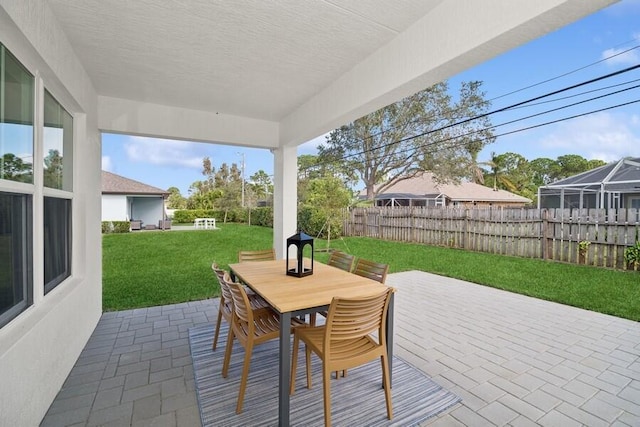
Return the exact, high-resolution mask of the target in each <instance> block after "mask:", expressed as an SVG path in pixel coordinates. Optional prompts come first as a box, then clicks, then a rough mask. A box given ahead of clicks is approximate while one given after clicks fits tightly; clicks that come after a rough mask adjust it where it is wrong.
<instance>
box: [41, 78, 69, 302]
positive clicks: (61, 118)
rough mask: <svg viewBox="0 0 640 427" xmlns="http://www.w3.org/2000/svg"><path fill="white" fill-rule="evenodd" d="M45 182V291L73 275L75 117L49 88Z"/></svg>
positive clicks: (45, 140)
mask: <svg viewBox="0 0 640 427" xmlns="http://www.w3.org/2000/svg"><path fill="white" fill-rule="evenodd" d="M42 142H43V143H42V146H43V159H44V162H43V163H44V165H43V182H44V187H45V188H44V195H45V197H44V236H43V237H44V291H45V293H47V292H49V291H50V290H51V289H53V288H55V287H56V286H58V284H60V283H61V282H62V281H63V280H64V279H66V278H67V277H69V276H70V275H71V197H72V192H71V191H72V189H73V181H72V161H73V118H72V117H71V114H69V113H68V112H67V111H66V110H65V109H64V108H63V107H62V105H60V103H59V102H58V101H56V99H55V98H54V97H53V96H52V95H51V94H50V93H49V92H48V91H46V90H45V93H44V129H43V133H42Z"/></svg>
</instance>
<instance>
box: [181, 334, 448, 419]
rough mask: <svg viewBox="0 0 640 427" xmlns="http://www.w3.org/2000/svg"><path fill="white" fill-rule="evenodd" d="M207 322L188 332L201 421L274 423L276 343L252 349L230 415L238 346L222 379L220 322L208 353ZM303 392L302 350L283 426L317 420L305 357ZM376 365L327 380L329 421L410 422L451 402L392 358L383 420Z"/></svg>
mask: <svg viewBox="0 0 640 427" xmlns="http://www.w3.org/2000/svg"><path fill="white" fill-rule="evenodd" d="M213 331H214V326H212V325H207V326H199V327H195V328H191V329H189V345H190V347H191V357H192V359H193V368H194V372H195V381H196V389H197V393H198V404H199V407H200V417H201V419H202V425H203V426H204V427H208V426H215V427H218V426H242V427H245V426H275V425H278V341H277V340H273V341H271V342H268V343H266V344H261V345H259V346H257V347H256V348H255V349H254V352H253V357H252V359H251V368H250V370H249V379H248V381H247V391H246V395H245V399H244V408H243V412H242V414H240V415H237V414H236V413H235V408H236V402H237V398H238V390H239V387H240V376H241V374H242V363H243V358H244V349H243V348H242V347H241V346H240V345H239V344H237V342H236V343H235V345H234V348H233V353H232V355H231V365H230V368H229V375H228V377H227V378H226V379H225V378H222V374H221V372H222V361H223V358H224V349H225V345H226V339H227V325H226V323H225V324H223V325H222V330H221V331H220V338H219V342H218V348H217V349H216V351H215V352H214V351H212V350H211V342H212V339H213ZM311 361H312V365H313V367H312V371H311V372H312V379H313V387H312V389H311V390H309V389H307V387H306V378H305V374H304V366H305V362H304V350H303V347H302V346H301V348H300V352H299V361H298V376H297V378H296V392H295V394H294V395H293V396H291V406H290V408H291V418H290V419H291V425H293V426H321V425H324V409H323V408H324V407H323V400H322V372H321V371H322V366H321V363H320V360H319V359H318V358H316V357H312V359H311ZM381 381H382V372H381V369H380V362H379V361H375V362H371V363H369V364H367V365H363V366H361V367H358V368H353V369H350V370H349V372H348V374H347V377H346V378H340V379H339V380H332V381H331V405H332V406H331V412H332V423H333V425H335V426H355V425H361V426H365V425H366V426H411V425H416V424H418V423H420V422H422V421H424V420H425V419H427V418H429V417H432V416H434V415H436V414H439V413H440V412H442V411H444V410H446V409H448V408H450V407H451V406H452V405H454V404H456V403H458V402H459V401H460V398H459V397H458V396H456V395H455V394H453V393H450V392H448V391H446V390H444V389H442V387H440V386H439V385H438V384H436V383H434V382H433V381H432V380H431V379H429V378H428V377H427V376H426V375H425V374H424V373H422V372H421V371H419V370H418V369H416V368H414V367H413V366H411V365H409V364H408V363H406V362H405V361H403V360H402V359H400V358H398V357H394V361H393V389H392V399H393V420H392V421H389V420H388V419H387V411H386V409H385V408H386V407H385V399H384V391H383V390H382V387H381Z"/></svg>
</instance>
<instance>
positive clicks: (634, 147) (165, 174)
mask: <svg viewBox="0 0 640 427" xmlns="http://www.w3.org/2000/svg"><path fill="white" fill-rule="evenodd" d="M639 45H640V0H623V1H622V2H620V3H617V4H615V5H613V6H611V7H609V8H607V9H604V10H602V11H600V12H598V13H596V14H593V15H591V16H588V17H586V18H584V19H582V20H581V21H578V22H576V23H574V24H571V25H569V26H567V27H564V28H562V29H560V30H557V31H555V32H554V33H551V34H548V35H546V36H544V37H541V38H539V39H537V40H534V41H532V42H530V43H528V44H526V45H523V46H521V47H518V48H516V49H514V50H512V51H510V52H507V53H505V54H503V55H501V56H499V57H497V58H494V59H492V60H490V61H488V62H486V63H483V64H481V65H478V66H476V67H474V68H472V69H469V70H467V71H465V72H464V73H461V74H459V75H457V76H454V77H452V78H451V79H449V84H450V87H451V88H452V89H455V88H457V87H458V86H459V84H460V82H461V81H469V80H480V81H482V82H483V88H484V91H485V92H486V96H485V97H486V99H489V100H491V101H492V108H491V109H492V110H496V109H500V108H504V107H506V106H509V105H513V104H515V103H518V102H522V101H524V100H528V99H531V98H534V97H538V96H541V95H544V94H547V93H549V92H552V91H555V90H559V89H563V88H566V87H568V86H571V85H574V84H577V83H580V82H584V81H588V80H591V79H594V78H597V77H600V76H604V75H606V74H609V73H613V72H615V71H619V70H622V69H625V68H627V67H630V66H633V65H638V64H640V48H635V49H634V47H637V46H639ZM628 49H631V50H630V51H629V52H627V53H625V54H620V55H617V56H614V55H616V54H618V53H620V52H623V51H625V50H628ZM610 57H612V58H611V59H607V60H605V59H606V58H610ZM565 74H566V75H565ZM563 75H564V77H561V78H559V77H558V76H563ZM635 79H640V69H636V70H633V71H630V72H627V73H624V74H621V75H619V76H617V77H614V78H608V79H606V80H602V81H600V82H597V83H594V84H591V85H588V86H584V87H581V88H579V89H576V90H574V91H571V92H565V93H562V94H559V95H556V96H554V97H553V99H555V102H545V103H542V104H539V105H536V106H531V107H526V108H524V107H523V108H519V109H516V110H514V111H511V112H505V113H499V114H496V115H492V117H491V120H492V123H493V124H494V125H498V124H502V123H505V122H507V121H512V120H516V119H520V118H522V117H524V116H527V115H532V114H536V113H541V112H544V111H546V110H549V109H553V108H558V107H560V106H564V105H567V104H569V103H574V102H577V101H579V100H584V99H586V98H589V97H594V96H599V95H602V94H605V93H610V92H613V91H614V90H620V89H621V88H628V87H630V86H631V85H636V84H639V83H640V81H639V82H635V83H629V82H630V81H632V80H635ZM545 81H548V82H546V83H544V84H539V83H540V82H545ZM623 83H626V85H625V86H622V84H623ZM613 85H621V86H616V87H612V88H609V89H604V88H605V87H607V86H613ZM530 86H532V87H530ZM527 87H530V88H529V89H526V90H523V88H527ZM597 88H601V89H603V90H601V91H598V92H593V93H589V94H583V95H581V96H577V95H576V94H577V93H584V92H586V91H592V90H595V89H597ZM512 92H514V93H512ZM509 93H512V94H511V95H506V94H509ZM570 95H571V96H573V95H576V96H575V97H572V98H567V97H568V96H570ZM561 97H562V98H563V99H558V98H561ZM551 99H552V98H544V99H543V100H544V101H551ZM637 100H640V88H635V89H632V90H627V91H626V92H624V93H620V94H616V95H613V96H609V97H606V98H603V99H601V100H598V101H590V102H585V103H583V104H582V105H579V106H576V107H572V108H566V109H563V110H561V111H557V112H555V113H553V114H546V115H540V116H538V117H536V118H532V119H529V120H526V121H520V122H517V123H513V124H510V125H504V126H500V127H498V128H496V129H495V133H496V134H498V135H499V134H501V133H507V132H511V131H516V130H519V129H523V128H526V127H530V126H535V125H537V124H541V123H543V122H547V121H551V120H558V119H561V118H565V117H569V116H574V115H576V116H577V115H584V116H582V117H578V118H575V119H571V120H565V121H561V122H558V123H555V124H551V125H547V126H542V127H538V128H534V129H530V130H526V131H519V132H515V133H512V134H510V135H503V136H499V137H498V138H497V140H496V142H495V143H493V144H490V145H488V146H487V147H486V148H485V149H484V150H483V151H482V152H481V153H480V155H479V160H480V161H485V160H488V159H489V157H490V155H491V152H496V153H498V154H501V153H505V152H514V153H518V154H521V155H522V156H524V157H525V158H527V159H529V160H532V159H535V158H537V157H549V158H551V159H555V158H557V157H558V156H562V155H565V154H579V155H581V156H583V157H585V158H587V159H601V160H605V161H614V160H618V159H620V158H622V157H625V156H633V157H640V103H635V104H631V105H629V106H626V107H618V108H614V109H610V110H607V111H602V112H596V113H590V112H592V111H594V110H598V109H601V108H607V107H612V106H615V105H617V104H622V103H625V102H633V101H637ZM539 102H540V101H538V103H539ZM587 113H590V114H588V115H585V114H587ZM323 141H324V137H319V138H316V139H314V140H312V141H309V142H307V143H305V144H303V145H301V146H300V147H299V149H298V154H315V147H317V145H318V144H319V143H321V142H323ZM102 154H103V157H102V167H103V169H104V170H108V171H111V172H114V173H116V174H119V175H122V176H125V177H127V178H131V179H135V180H137V181H141V182H144V183H146V184H149V185H153V186H156V187H160V188H164V189H166V188H169V187H172V186H175V187H178V188H179V189H180V191H181V193H182V194H183V195H185V196H186V195H188V193H187V190H188V188H189V185H190V184H191V183H193V182H194V181H198V180H201V179H202V175H201V169H202V159H203V157H205V156H208V157H210V158H211V161H212V164H213V166H215V167H216V168H217V167H218V166H219V165H220V164H222V163H223V162H226V163H227V164H231V163H237V164H238V165H240V164H241V162H242V155H243V154H244V160H245V177H246V178H247V179H249V177H250V176H251V175H252V174H254V173H255V172H256V171H258V170H260V169H262V170H264V171H265V172H267V173H268V174H272V173H273V156H272V154H271V153H270V152H269V151H268V150H261V149H249V148H242V147H230V146H221V145H212V144H201V143H195V142H193V143H191V142H184V141H172V140H161V139H151V138H143V137H135V136H127V135H115V134H104V135H103V144H102Z"/></svg>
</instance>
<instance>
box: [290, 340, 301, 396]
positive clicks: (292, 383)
mask: <svg viewBox="0 0 640 427" xmlns="http://www.w3.org/2000/svg"><path fill="white" fill-rule="evenodd" d="M299 345H300V338H299V337H298V334H296V333H295V332H294V333H293V352H292V354H291V381H290V382H289V394H293V393H294V392H295V390H296V371H297V370H298V346H299Z"/></svg>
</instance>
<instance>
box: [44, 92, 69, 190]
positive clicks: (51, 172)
mask: <svg viewBox="0 0 640 427" xmlns="http://www.w3.org/2000/svg"><path fill="white" fill-rule="evenodd" d="M43 143H44V186H45V187H49V188H57V189H59V190H65V191H72V189H73V188H72V181H71V177H72V169H71V164H72V160H73V156H72V155H73V150H72V147H73V119H72V118H71V114H69V113H68V112H67V111H66V110H65V109H64V108H62V106H61V105H60V104H59V103H58V101H56V100H55V98H54V97H53V96H51V94H50V93H49V92H48V91H46V90H45V91H44V133H43Z"/></svg>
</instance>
